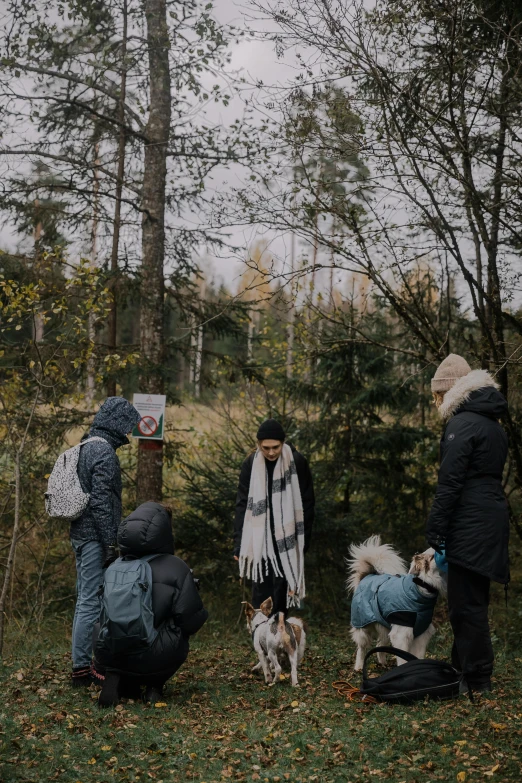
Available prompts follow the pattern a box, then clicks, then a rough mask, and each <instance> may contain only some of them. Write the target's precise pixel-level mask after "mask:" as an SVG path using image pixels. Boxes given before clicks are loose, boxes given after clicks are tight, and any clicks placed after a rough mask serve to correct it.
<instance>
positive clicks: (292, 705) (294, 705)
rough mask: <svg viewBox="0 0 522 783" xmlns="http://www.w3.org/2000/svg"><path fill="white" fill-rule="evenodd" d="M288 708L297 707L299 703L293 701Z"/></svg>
mask: <svg viewBox="0 0 522 783" xmlns="http://www.w3.org/2000/svg"><path fill="white" fill-rule="evenodd" d="M290 706H291V707H299V702H298V701H293V702H292V703H291V704H290Z"/></svg>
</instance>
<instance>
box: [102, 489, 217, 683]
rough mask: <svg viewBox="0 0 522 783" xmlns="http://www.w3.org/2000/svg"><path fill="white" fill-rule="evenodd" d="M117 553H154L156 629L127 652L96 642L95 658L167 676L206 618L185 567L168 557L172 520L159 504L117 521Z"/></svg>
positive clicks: (132, 671) (141, 673)
mask: <svg viewBox="0 0 522 783" xmlns="http://www.w3.org/2000/svg"><path fill="white" fill-rule="evenodd" d="M118 545H119V548H120V555H121V556H122V557H123V556H125V555H134V556H135V557H142V556H143V555H150V554H158V555H159V557H156V558H154V559H153V560H151V561H150V567H151V570H152V609H153V611H154V626H155V627H156V628H158V629H159V632H158V636H157V637H156V640H155V642H154V644H153V645H152V647H150V648H148V649H146V650H144V651H143V652H138V653H133V654H132V655H128V656H124V655H116V656H115V655H113V654H112V653H111V652H110V651H108V650H107V649H106V648H104V647H103V645H102V644H101V643H98V644H97V645H96V649H95V655H96V660H97V661H98V662H99V663H101V664H102V665H103V666H105V667H106V668H107V669H108V670H109V671H118V672H120V673H121V674H125V675H129V676H136V677H140V678H142V679H146V677H147V675H153V676H155V677H156V676H159V677H162V676H164V677H165V678H168V677H170V676H171V675H172V674H173V673H174V672H175V671H176V670H177V669H178V668H179V667H180V665H181V664H182V663H183V661H184V660H185V659H186V657H187V654H188V650H189V645H188V638H189V636H192V635H193V634H195V633H197V632H198V631H199V629H200V628H201V627H202V626H203V624H204V623H205V622H206V620H207V617H208V612H207V610H206V609H205V608H204V607H203V602H202V600H201V598H200V595H199V591H198V589H197V587H196V584H195V582H194V579H193V576H192V572H191V570H190V568H189V567H188V565H187V564H186V563H184V562H183V560H180V558H179V557H176V556H175V555H174V540H173V537H172V522H171V519H170V515H169V513H168V512H167V511H166V509H165V508H164V507H163V506H162V505H161V504H160V503H152V502H149V503H143V504H142V505H141V506H140V507H139V508H137V509H136V511H133V512H132V514H130V515H129V516H128V517H127V518H126V519H124V520H123V522H122V523H121V525H120V527H119V530H118Z"/></svg>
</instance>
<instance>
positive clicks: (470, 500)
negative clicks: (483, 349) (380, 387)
mask: <svg viewBox="0 0 522 783" xmlns="http://www.w3.org/2000/svg"><path fill="white" fill-rule="evenodd" d="M506 411H507V402H506V400H505V399H504V397H503V396H502V394H500V392H499V391H498V390H497V388H496V384H495V383H494V381H493V379H492V378H491V376H490V375H489V374H488V373H487V372H485V371H484V370H474V371H472V372H470V373H468V375H466V376H464V377H463V378H461V379H460V380H459V381H457V383H456V384H455V385H454V386H453V387H452V388H451V389H450V390H449V391H448V392H446V394H445V395H444V401H443V404H442V406H441V408H440V411H439V412H440V413H441V415H442V416H443V418H445V419H448V418H449V421H448V424H447V425H446V429H445V431H444V435H443V437H442V440H441V461H440V469H439V479H438V485H437V493H436V495H435V500H434V501H433V505H432V508H431V512H430V515H429V519H428V523H427V531H426V532H427V537H428V539H429V540H434V539H435V538H436V537H437V536H440V537H441V538H445V539H446V556H447V559H448V561H449V562H450V563H455V564H457V565H460V566H464V567H465V568H469V569H470V570H471V571H476V572H477V573H479V574H482V575H483V576H487V577H489V578H490V579H493V580H494V581H496V582H500V583H502V584H505V583H507V582H508V581H509V561H508V542H509V514H508V507H507V502H506V498H505V495H504V491H503V488H502V473H503V470H504V463H505V461H506V457H507V453H508V442H507V436H506V433H505V432H504V430H503V428H502V427H501V425H500V424H499V422H498V418H499V417H501V416H503V415H504V414H505V413H506Z"/></svg>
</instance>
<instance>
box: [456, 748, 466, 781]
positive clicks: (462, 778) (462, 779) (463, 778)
mask: <svg viewBox="0 0 522 783" xmlns="http://www.w3.org/2000/svg"><path fill="white" fill-rule="evenodd" d="M467 744H468V741H467V740H455V745H460V746H461V747H462V745H467ZM462 780H464V778H462Z"/></svg>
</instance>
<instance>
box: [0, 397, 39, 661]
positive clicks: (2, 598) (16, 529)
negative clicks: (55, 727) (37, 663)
mask: <svg viewBox="0 0 522 783" xmlns="http://www.w3.org/2000/svg"><path fill="white" fill-rule="evenodd" d="M39 397H40V392H39V391H38V392H37V394H36V397H35V400H34V403H33V407H32V410H31V413H30V416H29V419H28V420H27V426H26V428H25V432H24V434H23V437H22V440H21V442H20V445H19V447H18V449H17V451H16V453H15V458H14V479H15V482H14V483H15V504H14V522H13V532H12V534H11V545H10V547H9V554H8V556H7V563H6V566H5V571H4V583H3V585H2V591H1V593H0V659H1V658H2V651H3V647H4V625H5V609H6V603H7V594H8V592H9V584H10V582H11V578H12V575H13V570H14V562H15V556H16V545H17V544H18V536H19V533H20V503H21V499H22V480H21V478H22V477H21V470H20V463H21V460H22V454H23V451H24V448H25V443H26V440H27V433H28V432H29V428H30V426H31V422H32V420H33V416H34V412H35V410H36V406H37V404H38V400H39Z"/></svg>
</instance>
